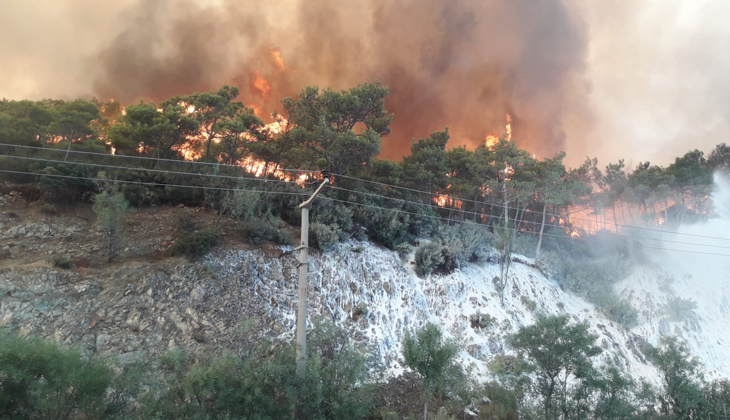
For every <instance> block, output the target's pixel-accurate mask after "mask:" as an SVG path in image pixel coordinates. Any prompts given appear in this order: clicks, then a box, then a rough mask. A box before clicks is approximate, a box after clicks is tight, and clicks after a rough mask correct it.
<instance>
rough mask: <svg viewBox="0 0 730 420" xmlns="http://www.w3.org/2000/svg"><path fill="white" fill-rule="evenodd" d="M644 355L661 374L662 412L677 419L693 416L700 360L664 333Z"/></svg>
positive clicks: (698, 392)
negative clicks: (656, 345)
mask: <svg viewBox="0 0 730 420" xmlns="http://www.w3.org/2000/svg"><path fill="white" fill-rule="evenodd" d="M646 354H647V357H648V358H649V360H650V361H651V362H652V363H654V365H656V367H657V368H658V369H659V372H660V373H661V375H662V381H663V385H664V387H663V390H662V392H661V393H660V395H659V402H660V404H661V411H662V413H663V414H665V415H671V416H674V418H677V419H693V418H697V417H696V415H697V413H698V412H699V409H700V405H701V404H702V401H703V396H702V388H701V382H702V374H701V372H700V369H699V368H700V362H699V360H697V358H695V357H693V356H692V355H691V354H690V351H689V347H688V346H687V344H686V343H685V342H683V341H680V340H679V338H677V337H674V336H664V337H662V338H661V340H660V342H659V347H652V348H649V349H648V350H647V352H646Z"/></svg>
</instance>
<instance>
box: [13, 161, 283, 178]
mask: <svg viewBox="0 0 730 420" xmlns="http://www.w3.org/2000/svg"><path fill="white" fill-rule="evenodd" d="M110 156H111V155H110ZM0 157H7V158H11V159H22V160H30V161H40V162H51V163H62V164H71V165H82V166H95V167H100V168H111V169H125V170H131V171H146V172H156V173H166V174H175V175H185V176H188V175H193V176H204V177H209V178H224V179H234V180H241V179H245V180H248V181H260V182H284V183H289V182H290V181H284V180H281V179H268V178H246V177H241V176H231V175H218V174H204V173H200V172H179V171H167V170H164V169H148V168H140V167H132V166H114V165H102V164H100V163H87V162H75V161H64V160H53V159H43V158H35V157H25V156H15V155H0Z"/></svg>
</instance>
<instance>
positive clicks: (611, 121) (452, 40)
mask: <svg viewBox="0 0 730 420" xmlns="http://www.w3.org/2000/svg"><path fill="white" fill-rule="evenodd" d="M728 12H730V3H728V2H726V1H724V0H698V1H697V2H684V1H682V0H667V1H664V2H661V5H657V4H655V3H647V4H643V3H641V4H639V3H636V2H603V1H600V0H586V1H579V0H540V1H532V0H481V1H477V0H451V1H449V0H421V1H417V0H398V1H386V0H360V1H351V2H341V1H340V2H337V1H334V0H319V1H316V2H305V1H302V0H272V1H269V2H265V3H264V2H255V1H250V0H249V1H241V0H237V1H234V0H198V1H193V0H155V1H152V0H116V1H114V2H98V1H92V0H77V1H73V2H47V1H45V0H22V1H21V0H8V1H5V2H2V4H0V57H1V58H2V59H3V66H0V97H2V96H7V97H10V98H13V99H24V98H29V99H41V98H44V97H60V98H64V99H69V98H74V97H80V96H81V97H91V96H97V97H99V98H102V99H109V98H115V99H118V100H121V101H123V102H125V103H130V102H134V101H137V100H139V99H147V100H161V99H164V98H167V97H169V96H170V95H174V94H186V93H190V92H193V91H202V90H208V89H215V88H218V87H220V86H222V85H223V84H236V85H237V86H239V87H240V88H241V99H242V100H243V101H244V102H245V103H247V104H249V105H256V106H257V107H258V109H259V112H260V113H261V115H264V116H265V115H267V114H268V113H270V112H271V111H273V110H275V109H277V108H280V107H279V103H278V101H279V99H281V98H282V97H284V96H295V95H296V94H297V93H298V92H299V91H300V90H301V89H302V88H303V87H305V86H309V85H319V86H320V87H332V88H334V89H346V88H348V87H351V86H353V85H355V84H357V83H361V82H363V81H374V80H376V79H379V80H381V81H382V82H383V83H385V84H387V85H389V86H390V88H391V95H390V96H389V97H388V99H387V102H386V105H387V108H388V109H389V110H390V111H391V112H394V113H395V114H396V117H395V121H394V124H393V133H392V134H391V135H390V136H389V137H388V138H386V139H384V141H383V154H384V156H386V157H391V158H397V157H400V156H402V155H403V154H404V153H407V150H408V148H409V146H410V141H411V139H413V138H418V137H423V136H426V135H428V133H430V132H431V131H433V130H438V129H442V128H444V127H445V126H447V125H448V126H450V129H451V133H452V141H451V143H450V145H451V146H458V145H468V146H472V147H473V146H474V145H476V144H479V143H480V142H482V141H483V140H484V137H485V135H487V134H501V133H502V132H503V131H504V114H505V113H509V114H510V115H511V116H512V118H513V125H512V128H513V131H514V138H515V139H516V141H517V142H518V144H519V145H520V146H522V147H525V148H527V149H529V150H531V151H533V152H535V153H537V154H538V155H539V156H547V155H551V154H552V153H554V152H556V151H558V150H561V149H566V150H567V152H568V156H569V161H570V163H577V162H579V161H581V160H582V157H583V156H585V155H590V156H596V155H597V156H599V158H601V160H602V162H604V163H605V162H606V161H607V160H616V159H617V158H619V157H629V158H634V162H636V161H638V160H646V159H650V160H652V161H657V162H656V163H668V161H669V160H670V159H671V157H672V156H677V155H678V154H681V153H684V152H685V151H686V150H688V149H690V148H696V147H698V148H701V149H704V150H709V149H710V148H711V147H712V146H714V145H715V144H717V143H719V142H721V141H727V139H726V137H725V135H726V133H727V132H728V130H730V118H728V114H727V109H730V92H729V91H728V84H727V83H726V81H725V79H726V74H727V68H728V67H729V66H730V62H729V61H728V58H727V57H728V55H727V54H725V52H724V51H725V49H726V48H725V46H726V45H727V44H728V42H730V29H728V28H730V26H728V25H725V22H724V21H723V18H724V16H727V13H728Z"/></svg>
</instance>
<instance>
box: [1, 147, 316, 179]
mask: <svg viewBox="0 0 730 420" xmlns="http://www.w3.org/2000/svg"><path fill="white" fill-rule="evenodd" d="M0 146H7V147H19V148H22V149H30V150H42V151H44V152H58V153H73V154H81V155H91V156H104V157H108V158H113V159H117V158H118V159H141V160H151V161H160V162H173V163H183V164H187V165H209V166H215V167H228V168H235V169H243V168H242V167H241V166H240V165H232V164H228V163H220V162H202V161H197V160H196V161H192V160H180V159H165V158H156V157H150V156H130V155H112V154H109V153H100V152H89V151H83V150H73V149H69V150H64V149H54V148H51V147H39V146H26V145H19V144H11V143H0ZM274 169H275V170H279V171H282V172H308V173H319V172H320V171H314V170H308V169H290V168H278V167H277V168H274Z"/></svg>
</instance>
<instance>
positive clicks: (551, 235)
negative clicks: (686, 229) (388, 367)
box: [322, 196, 730, 257]
mask: <svg viewBox="0 0 730 420" xmlns="http://www.w3.org/2000/svg"><path fill="white" fill-rule="evenodd" d="M322 199H324V200H330V201H337V202H340V203H346V204H352V205H355V206H362V207H370V208H376V209H380V210H386V211H390V212H394V213H403V214H410V215H415V216H419V217H427V218H432V219H438V220H444V219H443V218H442V217H439V216H429V215H423V214H418V213H413V212H408V211H404V210H395V209H389V208H386V207H380V206H374V205H372V204H364V203H355V202H352V201H347V200H340V199H337V198H331V197H327V196H324V197H322ZM451 221H452V222H456V223H469V222H468V221H464V220H451ZM474 226H477V227H480V228H485V229H488V228H489V226H487V225H481V224H478V223H475V224H474ZM543 235H544V236H550V237H555V238H559V239H567V240H581V241H595V239H593V238H582V237H577V238H574V237H567V236H561V235H554V234H550V233H543ZM636 239H647V238H636ZM677 243H681V244H687V245H700V246H703V245H701V244H692V243H687V242H677ZM641 246H642V247H643V248H648V249H657V250H662V251H673V252H688V253H692V254H702V255H714V256H721V257H730V254H718V253H712V252H702V251H690V250H683V249H668V248H659V247H653V246H649V245H644V244H641ZM723 248H725V247H723Z"/></svg>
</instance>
